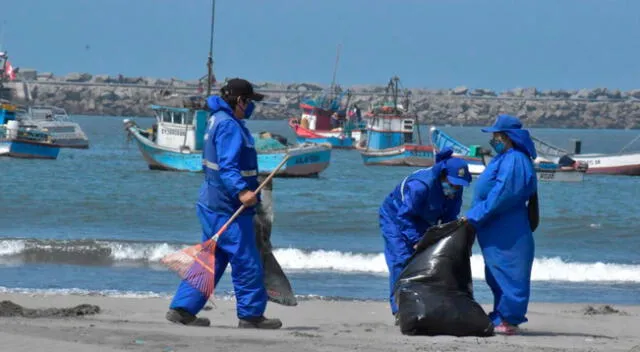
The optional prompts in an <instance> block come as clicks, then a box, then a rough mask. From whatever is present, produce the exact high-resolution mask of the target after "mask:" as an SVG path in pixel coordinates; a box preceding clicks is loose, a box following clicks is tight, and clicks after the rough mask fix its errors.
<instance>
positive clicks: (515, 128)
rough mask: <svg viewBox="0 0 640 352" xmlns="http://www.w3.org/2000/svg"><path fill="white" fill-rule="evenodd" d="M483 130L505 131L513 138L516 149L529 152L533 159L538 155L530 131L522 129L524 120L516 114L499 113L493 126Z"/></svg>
mask: <svg viewBox="0 0 640 352" xmlns="http://www.w3.org/2000/svg"><path fill="white" fill-rule="evenodd" d="M482 132H503V133H505V134H506V135H507V137H509V139H511V141H512V142H513V146H514V148H515V149H517V150H519V151H521V152H523V153H525V154H527V155H528V156H529V157H530V158H531V159H535V158H536V157H537V156H538V154H537V153H536V146H535V144H534V143H533V140H532V139H531V136H530V135H529V131H527V130H524V129H522V122H520V119H518V118H517V117H515V116H511V115H506V114H501V115H498V117H497V118H496V122H495V123H494V124H493V126H491V127H487V128H483V129H482Z"/></svg>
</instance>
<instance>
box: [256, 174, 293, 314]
mask: <svg viewBox="0 0 640 352" xmlns="http://www.w3.org/2000/svg"><path fill="white" fill-rule="evenodd" d="M263 180H264V177H262V176H259V177H258V181H259V182H261V183H262V181H263ZM272 182H273V180H270V181H269V183H268V184H267V185H266V186H265V187H264V188H263V189H262V192H260V194H261V200H262V201H261V202H260V204H259V205H258V206H257V207H256V215H255V216H254V217H253V228H254V230H255V233H256V244H257V246H258V251H260V257H261V258H262V267H263V269H264V286H265V288H266V290H267V296H268V297H269V301H271V302H274V303H278V304H281V305H284V306H296V305H298V300H297V299H296V297H295V295H294V294H293V289H292V288H291V283H290V282H289V279H288V278H287V275H285V273H284V271H282V267H280V263H278V261H277V260H276V257H275V256H274V255H273V252H272V246H271V225H272V223H273V197H272V193H273V184H272Z"/></svg>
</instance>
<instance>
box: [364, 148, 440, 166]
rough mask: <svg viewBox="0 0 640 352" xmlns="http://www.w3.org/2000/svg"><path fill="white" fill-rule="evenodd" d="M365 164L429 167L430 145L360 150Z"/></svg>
mask: <svg viewBox="0 0 640 352" xmlns="http://www.w3.org/2000/svg"><path fill="white" fill-rule="evenodd" d="M360 154H361V156H362V161H363V162H364V164H365V165H385V166H416V167H430V166H432V165H433V163H434V152H433V147H432V146H426V145H414V144H404V145H401V146H398V147H393V148H387V149H378V150H373V149H368V150H361V151H360Z"/></svg>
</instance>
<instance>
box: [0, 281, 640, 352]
mask: <svg viewBox="0 0 640 352" xmlns="http://www.w3.org/2000/svg"><path fill="white" fill-rule="evenodd" d="M6 300H9V301H12V302H14V303H17V304H19V305H21V306H23V307H25V308H68V307H73V306H77V305H80V304H90V305H97V306H99V307H100V312H99V313H98V314H95V315H87V316H82V317H66V318H25V317H0V341H2V348H0V350H2V351H49V352H58V351H60V352H62V351H64V352H74V351H122V350H129V351H163V352H170V351H175V352H179V351H206V350H212V351H356V350H362V351H634V352H635V351H640V307H638V306H615V307H613V309H614V310H613V311H611V310H608V309H603V308H604V307H603V305H588V304H570V305H567V304H542V303H534V304H532V305H531V307H530V314H529V323H527V324H525V325H523V333H522V335H521V336H509V337H505V336H494V337H489V338H476V337H464V338H459V337H451V336H437V337H426V336H403V335H402V334H401V333H400V331H399V329H398V328H397V327H395V326H394V325H393V320H392V317H391V316H390V314H389V312H388V307H387V305H386V304H385V303H383V302H345V301H320V300H311V301H302V302H300V304H299V305H298V306H297V307H283V306H278V305H276V304H269V306H268V308H267V316H269V317H279V318H281V319H282V320H283V323H284V326H283V328H282V329H281V330H277V331H256V330H242V329H236V328H235V326H236V324H237V319H236V317H235V307H234V302H233V301H222V300H220V301H217V302H216V307H214V308H213V309H211V310H207V311H203V312H202V315H203V316H206V317H208V318H210V319H211V321H212V326H211V327H208V328H199V327H185V326H180V325H175V324H171V323H169V322H167V321H166V320H165V319H164V314H165V312H166V309H167V305H168V303H169V300H168V299H164V298H109V297H96V296H73V295H71V296H62V295H59V296H55V295H46V296H43V295H22V294H0V301H6ZM483 307H484V308H485V310H486V309H488V308H489V307H488V306H483ZM616 311H617V312H616Z"/></svg>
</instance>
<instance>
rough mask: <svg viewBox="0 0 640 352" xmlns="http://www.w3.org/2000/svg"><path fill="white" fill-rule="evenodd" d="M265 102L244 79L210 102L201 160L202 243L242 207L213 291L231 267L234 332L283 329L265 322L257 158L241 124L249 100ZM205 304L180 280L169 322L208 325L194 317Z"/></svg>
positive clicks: (223, 244)
mask: <svg viewBox="0 0 640 352" xmlns="http://www.w3.org/2000/svg"><path fill="white" fill-rule="evenodd" d="M263 98H264V96H263V95H262V94H258V93H255V92H254V91H253V86H252V85H251V83H250V82H248V81H246V80H244V79H232V80H229V81H228V82H227V84H226V85H225V86H224V87H222V88H221V94H220V96H212V97H209V98H208V100H207V105H208V107H209V109H210V111H211V117H210V119H209V124H208V126H207V130H206V133H205V136H204V148H203V149H204V150H203V155H202V169H203V171H204V178H205V179H204V182H203V183H202V186H201V187H200V195H199V198H198V202H197V205H196V210H197V215H198V219H199V220H200V224H201V226H202V241H206V240H208V239H210V238H211V237H212V236H213V235H214V234H215V233H216V232H217V231H218V230H219V229H220V228H222V226H223V225H224V224H225V223H226V222H227V221H228V220H229V219H230V218H231V216H232V215H233V213H235V212H236V210H238V208H240V206H241V205H244V206H245V207H246V208H245V210H244V211H243V212H242V213H241V214H240V216H238V217H237V218H236V219H235V220H234V221H233V222H232V223H231V224H230V225H229V227H228V228H227V230H226V231H225V232H224V233H222V234H221V235H220V237H219V239H218V241H217V245H216V250H215V278H214V280H215V281H214V285H215V286H217V284H218V281H220V278H221V277H222V274H223V273H224V271H225V269H226V267H227V265H228V264H231V268H232V272H231V278H232V281H233V288H234V292H235V295H236V314H237V317H238V319H239V323H238V327H240V328H259V329H278V328H280V327H281V326H282V322H280V320H278V319H267V318H265V317H264V311H265V309H266V305H267V292H266V290H265V287H264V283H263V282H264V278H263V276H264V273H263V268H262V261H261V258H260V253H259V252H258V249H257V246H256V235H255V233H254V227H253V215H254V214H255V205H256V204H257V203H258V202H259V201H260V198H259V196H258V194H256V193H255V190H256V189H257V188H258V180H257V176H258V159H257V153H256V150H255V146H254V140H253V137H252V136H251V133H250V132H249V129H247V127H246V126H245V122H244V119H247V118H249V117H251V113H252V112H253V108H254V103H253V101H260V100H262V99H263ZM207 299H208V297H204V296H203V295H202V293H200V291H198V290H197V289H195V288H193V287H192V286H191V285H190V284H189V283H188V282H187V281H183V282H182V283H181V284H180V287H178V291H177V292H176V294H175V296H174V298H173V301H172V302H171V305H170V310H169V312H168V313H167V319H168V320H169V321H172V322H175V323H181V324H185V325H197V326H208V325H210V321H209V319H206V318H198V317H196V314H197V313H198V312H199V311H200V310H201V309H202V308H203V307H204V304H205V303H206V301H207Z"/></svg>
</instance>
